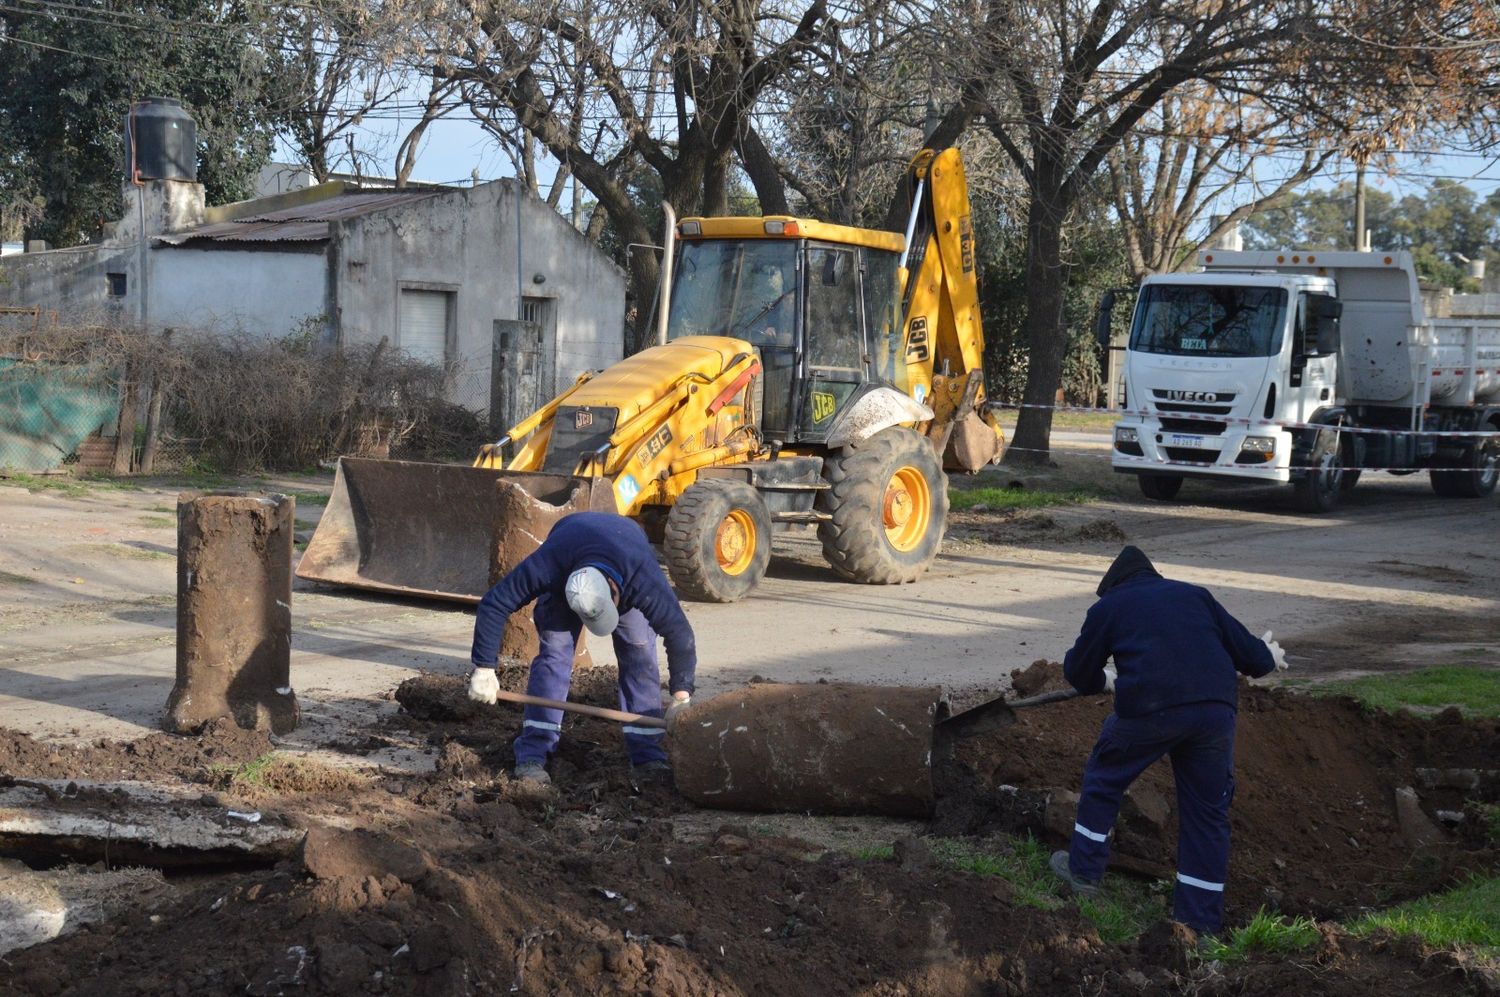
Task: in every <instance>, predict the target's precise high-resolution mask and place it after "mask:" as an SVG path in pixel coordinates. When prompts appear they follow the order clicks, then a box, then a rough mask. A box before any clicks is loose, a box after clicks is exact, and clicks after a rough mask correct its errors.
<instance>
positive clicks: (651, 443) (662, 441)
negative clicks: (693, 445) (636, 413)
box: [635, 426, 672, 467]
mask: <svg viewBox="0 0 1500 997" xmlns="http://www.w3.org/2000/svg"><path fill="white" fill-rule="evenodd" d="M671 442H672V430H671V428H670V427H667V426H663V427H661V428H660V429H658V430H657V431H656V432H654V433H652V434H651V438H650V439H648V440H647V441H646V442H645V443H642V444H641V448H640V449H639V450H637V451H636V452H635V459H636V460H637V461H639V462H640V465H641V466H642V467H645V466H646V465H647V464H649V463H651V462H652V461H653V460H655V459H656V457H657V455H658V454H660V453H661V452H662V451H663V450H665V449H666V448H667V444H668V443H671Z"/></svg>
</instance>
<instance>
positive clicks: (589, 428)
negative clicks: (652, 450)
mask: <svg viewBox="0 0 1500 997" xmlns="http://www.w3.org/2000/svg"><path fill="white" fill-rule="evenodd" d="M619 418H620V410H619V409H617V408H612V407H606V406H603V405H562V406H559V407H558V409H557V414H556V415H554V416H553V417H552V438H551V439H550V440H549V441H548V443H547V455H546V456H545V457H544V458H542V470H543V471H546V472H548V473H550V474H572V473H573V470H574V468H576V467H577V466H578V462H579V460H580V459H582V458H584V457H588V456H592V455H593V454H594V452H595V451H597V450H598V449H599V448H600V447H602V446H604V445H605V444H607V443H609V438H610V437H611V436H613V435H614V432H615V423H616V421H618V420H619Z"/></svg>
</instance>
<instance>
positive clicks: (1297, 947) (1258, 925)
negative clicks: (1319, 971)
mask: <svg viewBox="0 0 1500 997" xmlns="http://www.w3.org/2000/svg"><path fill="white" fill-rule="evenodd" d="M1317 943H1318V924H1317V922H1316V921H1314V920H1313V919H1312V918H1310V917H1297V918H1292V919H1290V920H1288V919H1287V918H1286V917H1283V916H1281V915H1279V914H1267V913H1266V910H1265V908H1264V907H1262V908H1261V909H1260V910H1259V911H1257V912H1256V914H1255V917H1253V918H1251V919H1250V923H1249V924H1246V925H1244V926H1243V927H1239V928H1235V929H1234V930H1232V931H1231V932H1230V933H1229V938H1228V940H1227V941H1220V940H1219V939H1209V940H1208V941H1207V942H1206V943H1205V945H1204V948H1203V954H1204V955H1205V956H1206V957H1207V958H1209V959H1217V960H1219V961H1221V962H1242V961H1244V960H1245V959H1248V958H1249V957H1250V956H1252V955H1256V954H1264V955H1289V954H1291V953H1293V952H1300V951H1302V950H1303V949H1307V948H1311V947H1312V946H1314V945H1316V944H1317Z"/></svg>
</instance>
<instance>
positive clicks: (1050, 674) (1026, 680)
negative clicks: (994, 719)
mask: <svg viewBox="0 0 1500 997" xmlns="http://www.w3.org/2000/svg"><path fill="white" fill-rule="evenodd" d="M1010 687H1011V690H1012V693H1011V695H1010V696H1009V697H1008V698H1010V699H1025V698H1027V697H1029V696H1040V695H1041V694H1042V693H1044V692H1062V691H1063V690H1064V689H1071V688H1072V686H1070V685H1068V680H1067V679H1065V678H1063V673H1062V665H1061V664H1059V663H1058V662H1056V661H1048V660H1047V659H1046V658H1038V659H1037V660H1035V661H1033V662H1032V663H1031V664H1029V665H1027V666H1026V667H1025V668H1017V669H1015V670H1014V671H1012V672H1011V673H1010Z"/></svg>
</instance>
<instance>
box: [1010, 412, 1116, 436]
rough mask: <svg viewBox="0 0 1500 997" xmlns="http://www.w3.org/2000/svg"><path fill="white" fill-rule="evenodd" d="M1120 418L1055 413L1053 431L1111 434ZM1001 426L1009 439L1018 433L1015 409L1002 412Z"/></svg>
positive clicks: (1114, 416)
mask: <svg viewBox="0 0 1500 997" xmlns="http://www.w3.org/2000/svg"><path fill="white" fill-rule="evenodd" d="M1119 419H1120V417H1119V416H1118V415H1117V414H1114V413H1111V412H1053V413H1052V428H1053V429H1073V430H1096V431H1098V432H1109V431H1110V430H1113V429H1114V428H1115V423H1116V422H1118V421H1119ZM1000 424H1001V425H1002V426H1003V427H1004V428H1005V435H1006V438H1007V439H1008V438H1009V437H1011V436H1013V435H1014V434H1015V431H1016V413H1015V411H1014V410H1013V409H1002V410H1001V412H1000Z"/></svg>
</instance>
